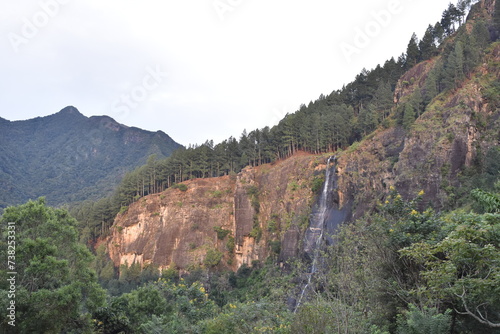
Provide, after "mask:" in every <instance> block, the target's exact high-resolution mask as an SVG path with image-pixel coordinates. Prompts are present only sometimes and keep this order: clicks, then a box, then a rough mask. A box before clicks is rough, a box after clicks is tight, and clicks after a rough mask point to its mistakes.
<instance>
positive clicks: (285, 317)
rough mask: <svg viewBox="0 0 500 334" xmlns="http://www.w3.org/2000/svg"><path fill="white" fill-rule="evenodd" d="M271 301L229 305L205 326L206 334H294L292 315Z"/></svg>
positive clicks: (204, 331)
mask: <svg viewBox="0 0 500 334" xmlns="http://www.w3.org/2000/svg"><path fill="white" fill-rule="evenodd" d="M276 307H277V305H276V304H274V303H270V302H269V301H259V302H248V303H239V302H235V303H229V304H228V305H226V306H225V307H224V309H223V311H222V313H220V314H219V315H218V316H217V317H215V318H213V319H209V320H208V321H206V322H205V323H204V325H203V333H206V334H233V333H234V334H243V333H282V334H285V333H292V332H290V325H289V324H290V314H289V313H286V312H285V309H284V307H283V305H281V306H278V307H279V309H278V310H277V309H276Z"/></svg>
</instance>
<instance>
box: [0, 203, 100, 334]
mask: <svg viewBox="0 0 500 334" xmlns="http://www.w3.org/2000/svg"><path fill="white" fill-rule="evenodd" d="M1 222H2V225H3V226H6V224H7V223H8V222H14V223H15V225H12V226H15V231H16V234H15V246H16V248H15V249H16V261H15V262H16V272H17V275H16V310H17V311H16V317H17V319H22V321H18V322H17V323H16V325H17V327H16V329H18V330H19V332H22V333H35V332H61V331H63V330H65V331H88V330H89V329H90V328H91V322H90V313H91V312H93V311H95V310H97V309H98V308H99V307H100V306H102V305H103V302H104V291H103V290H102V289H101V288H100V287H99V286H98V284H97V277H96V273H95V272H94V271H93V270H91V269H90V267H91V263H92V261H93V260H94V257H93V255H92V254H91V253H90V251H89V250H88V249H87V248H86V247H85V246H84V245H82V244H80V243H79V237H78V231H77V229H76V226H77V222H76V220H75V219H74V218H72V217H70V216H69V214H68V212H67V211H65V210H60V209H52V208H49V207H47V206H46V205H45V201H44V199H38V200H37V201H29V202H28V203H26V204H22V205H19V206H17V207H9V208H7V209H6V210H5V212H4V214H3V216H2V219H1ZM9 230H10V229H9ZM6 231H7V229H4V234H3V239H4V240H8V239H7V232H6ZM9 240H12V239H10V238H9ZM1 247H2V253H3V254H7V243H2V244H1ZM2 271H3V274H4V275H5V273H6V271H5V270H2ZM5 284H6V281H4V282H3V283H2V284H1V285H0V288H1V290H2V293H1V294H0V298H1V299H2V305H7V304H6V302H7V293H6V288H7V286H6V285H5ZM1 326H2V328H3V330H6V327H5V326H6V323H2V324H1Z"/></svg>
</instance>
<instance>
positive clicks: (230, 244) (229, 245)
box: [226, 235, 236, 253]
mask: <svg viewBox="0 0 500 334" xmlns="http://www.w3.org/2000/svg"><path fill="white" fill-rule="evenodd" d="M235 246H236V244H235V241H234V237H233V236H232V235H231V236H229V238H227V242H226V249H227V250H228V251H229V253H232V252H234V247H235Z"/></svg>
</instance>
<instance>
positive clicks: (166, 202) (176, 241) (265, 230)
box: [106, 154, 325, 269]
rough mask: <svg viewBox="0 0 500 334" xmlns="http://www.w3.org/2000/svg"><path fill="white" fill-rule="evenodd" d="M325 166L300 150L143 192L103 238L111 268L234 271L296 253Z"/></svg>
mask: <svg viewBox="0 0 500 334" xmlns="http://www.w3.org/2000/svg"><path fill="white" fill-rule="evenodd" d="M324 168H325V158H324V157H316V156H312V155H308V154H298V155H295V156H294V157H292V158H289V159H287V160H284V161H280V162H277V163H275V164H270V165H263V166H259V167H256V168H246V169H244V170H243V171H242V172H241V173H239V174H238V175H232V176H224V177H219V178H210V179H195V180H191V181H187V182H185V183H184V184H185V186H186V187H185V188H183V187H177V188H176V187H172V188H169V189H167V190H166V191H164V192H162V193H160V194H154V195H150V196H146V197H144V198H142V199H140V200H139V201H137V202H135V203H133V204H132V205H130V207H129V208H128V210H127V211H126V212H124V213H122V214H119V215H118V216H117V218H116V220H115V223H114V225H113V228H112V232H111V236H110V237H108V239H107V240H106V243H107V246H108V251H109V254H110V257H111V259H112V260H113V262H114V263H115V265H116V266H119V265H121V264H128V265H131V264H132V263H134V262H136V263H140V264H141V265H142V266H144V265H147V264H150V263H153V264H154V265H156V266H159V267H160V268H167V267H169V266H171V265H175V266H176V267H178V268H180V269H188V268H190V267H192V266H196V265H206V266H216V267H217V268H231V269H237V268H238V267H240V266H241V265H242V264H243V263H246V264H251V263H252V261H254V260H264V259H266V258H267V257H268V256H274V257H275V258H278V256H280V257H281V260H286V259H288V258H290V257H293V256H296V255H297V251H298V249H299V242H300V238H299V236H300V235H301V234H302V232H303V231H304V229H305V228H306V226H307V222H308V216H309V210H310V207H311V201H313V199H314V195H315V194H314V192H313V190H315V186H314V185H315V184H318V181H317V180H319V181H321V180H322V177H323V174H324ZM315 180H316V181H315ZM319 184H321V182H319ZM207 253H210V254H211V256H212V257H211V258H210V259H207ZM214 257H215V263H214V262H213V258H214ZM218 258H220V262H219V261H217V260H218Z"/></svg>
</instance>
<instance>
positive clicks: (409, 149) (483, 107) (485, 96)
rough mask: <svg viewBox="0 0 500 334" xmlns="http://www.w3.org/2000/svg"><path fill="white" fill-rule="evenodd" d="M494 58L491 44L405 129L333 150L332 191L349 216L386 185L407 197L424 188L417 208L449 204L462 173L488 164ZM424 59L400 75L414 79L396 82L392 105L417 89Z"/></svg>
mask: <svg viewBox="0 0 500 334" xmlns="http://www.w3.org/2000/svg"><path fill="white" fill-rule="evenodd" d="M499 55H500V45H499V44H498V43H497V44H496V46H495V47H493V48H492V49H490V50H489V53H488V54H487V55H486V57H485V60H484V62H483V64H482V65H481V66H479V67H478V68H477V70H476V71H475V72H474V73H473V74H472V75H471V78H470V79H468V80H465V81H464V82H463V84H462V85H461V87H459V88H458V89H456V90H452V91H446V92H444V93H442V94H440V95H438V96H437V97H436V98H435V99H434V100H433V101H432V102H431V103H430V104H429V105H428V106H427V108H426V111H425V112H424V113H423V114H422V115H421V116H420V117H418V118H417V120H416V121H415V122H414V124H413V125H412V126H411V127H410V128H409V129H403V128H402V127H398V126H394V127H390V128H388V129H385V130H378V131H377V132H375V133H373V134H372V135H370V136H368V137H367V138H365V139H364V140H363V141H362V142H361V143H358V144H356V145H353V147H351V148H350V149H348V150H346V151H345V152H342V153H341V154H339V159H338V171H339V176H338V179H339V195H340V199H341V203H346V202H347V201H350V202H351V203H353V204H354V209H353V210H354V215H353V217H354V218H359V217H361V216H362V215H363V214H365V213H366V212H367V211H370V210H372V209H374V208H376V206H377V203H379V202H381V201H383V200H384V199H385V196H386V194H387V192H388V189H389V187H390V186H394V187H395V188H396V189H397V190H398V191H399V192H400V193H401V194H402V195H403V196H404V197H406V198H412V197H414V196H415V195H416V194H417V193H418V192H420V191H421V190H423V191H424V192H425V195H424V201H423V203H422V205H423V206H428V205H429V206H432V207H434V208H436V209H441V208H443V207H446V206H453V203H454V202H455V201H457V200H458V198H457V196H458V195H459V193H460V188H461V187H462V185H463V182H464V179H466V173H467V171H468V170H471V169H475V170H476V173H477V172H479V173H481V170H482V169H486V168H488V166H487V164H488V161H487V160H488V159H489V160H491V159H495V157H496V156H498V151H499V145H500V132H499V131H498V129H499V128H500V110H499V109H498V105H497V104H498V102H495V101H496V100H495V99H492V98H491V88H490V87H492V86H494V85H495V82H498V78H499V76H500V70H499V67H498V64H499V62H500V57H499ZM431 63H432V62H427V63H422V64H420V65H417V66H416V67H415V68H414V69H413V71H410V72H408V73H407V75H408V76H411V75H412V74H414V77H415V78H416V79H415V80H413V84H410V83H406V82H405V83H404V84H403V83H402V82H401V81H406V79H407V76H404V77H403V78H402V79H401V80H400V83H399V84H398V87H405V86H407V87H406V88H405V89H403V88H400V89H399V91H398V90H396V94H399V96H398V97H397V100H398V101H399V102H401V103H404V101H405V98H408V97H409V96H408V94H410V93H411V92H412V91H414V90H415V89H417V88H418V87H422V85H423V83H424V81H425V78H426V77H427V73H426V71H427V72H428V71H429V70H430V69H431V68H432V67H431V66H429V65H430V64H431ZM412 86H413V87H412ZM495 103H496V104H495Z"/></svg>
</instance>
